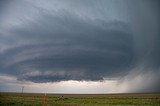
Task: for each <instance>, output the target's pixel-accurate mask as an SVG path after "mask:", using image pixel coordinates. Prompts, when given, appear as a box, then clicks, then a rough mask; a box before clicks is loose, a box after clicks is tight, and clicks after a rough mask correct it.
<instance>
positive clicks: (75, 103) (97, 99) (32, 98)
mask: <svg viewBox="0 0 160 106" xmlns="http://www.w3.org/2000/svg"><path fill="white" fill-rule="evenodd" d="M43 97H44V94H35V93H32V94H31V93H24V94H20V93H0V106H44V104H43V101H44V100H43ZM47 106H160V94H158V93H157V94H151V93H148V94H99V95H98V94H97V95H96V94H95V95H93V94H92V95H87V94H75V95H73V94H47Z"/></svg>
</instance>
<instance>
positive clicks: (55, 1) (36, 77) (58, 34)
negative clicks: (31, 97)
mask: <svg viewBox="0 0 160 106" xmlns="http://www.w3.org/2000/svg"><path fill="white" fill-rule="evenodd" d="M159 6H160V2H159V1H158V0H45V1H44V0H1V1H0V91H10V92H20V91H21V86H25V92H48V93H124V92H160V89H159V88H160V77H159V76H160V55H159V54H160V11H159V10H160V9H159Z"/></svg>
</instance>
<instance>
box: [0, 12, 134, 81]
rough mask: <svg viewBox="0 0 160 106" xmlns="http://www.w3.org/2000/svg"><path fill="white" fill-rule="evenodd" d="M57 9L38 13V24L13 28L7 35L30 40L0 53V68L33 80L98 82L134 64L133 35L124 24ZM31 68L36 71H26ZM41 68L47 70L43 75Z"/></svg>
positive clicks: (114, 75)
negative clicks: (51, 11)
mask: <svg viewBox="0 0 160 106" xmlns="http://www.w3.org/2000/svg"><path fill="white" fill-rule="evenodd" d="M60 12H61V11H60ZM60 12H59V14H60ZM62 12H63V16H61V17H59V16H52V15H49V14H42V16H41V18H40V20H37V23H34V22H32V21H31V22H29V25H28V26H27V27H26V28H13V29H12V30H11V33H12V34H14V35H15V38H16V39H19V40H24V41H25V42H30V43H31V44H28V45H24V46H21V45H20V46H19V47H15V48H12V49H9V50H6V51H5V52H4V53H1V57H3V58H4V59H3V62H2V64H3V66H2V68H3V71H2V72H5V73H10V74H11V73H12V74H13V75H16V76H18V78H19V79H21V80H23V79H25V80H31V81H34V82H43V81H46V82H48V81H61V80H102V79H103V78H104V77H116V76H119V75H123V74H125V73H127V71H126V70H127V69H129V68H131V67H132V65H133V63H134V62H133V59H134V47H133V38H132V34H131V32H130V31H129V30H128V29H129V28H128V27H127V24H125V23H123V22H119V21H114V22H110V23H107V22H105V21H103V20H94V21H93V22H92V21H91V20H82V19H79V18H78V17H76V16H75V15H74V14H73V15H72V14H69V13H66V12H65V11H62ZM62 17H63V18H62ZM67 17H68V18H67ZM110 26H112V27H113V28H111V29H110ZM117 26H119V27H121V29H116V27H117ZM73 29H74V30H73ZM124 30H126V31H124ZM2 55H3V56H2ZM11 60H13V61H11ZM10 70H12V72H11V71H10ZM34 70H37V71H38V72H39V74H38V75H32V74H27V73H28V72H30V71H31V72H30V73H32V71H34ZM45 71H49V73H51V74H46V75H45ZM55 71H56V72H55ZM19 73H21V74H20V76H19ZM54 73H56V74H54ZM60 73H63V74H60ZM79 73H81V74H79Z"/></svg>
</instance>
